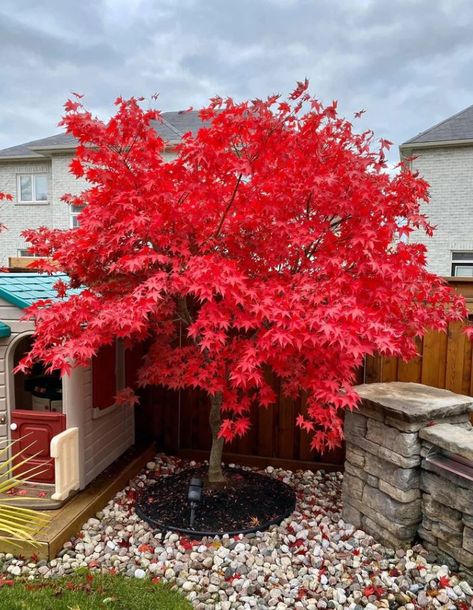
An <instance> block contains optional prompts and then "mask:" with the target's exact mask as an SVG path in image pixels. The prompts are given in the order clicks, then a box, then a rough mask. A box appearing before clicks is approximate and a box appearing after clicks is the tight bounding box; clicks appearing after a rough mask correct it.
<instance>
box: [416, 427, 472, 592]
mask: <svg viewBox="0 0 473 610" xmlns="http://www.w3.org/2000/svg"><path fill="white" fill-rule="evenodd" d="M420 437H421V439H422V440H423V443H422V455H423V457H424V459H423V460H422V472H421V489H422V511H423V519H422V524H421V526H420V527H419V536H420V537H421V539H422V542H423V544H424V546H425V547H426V548H428V549H429V550H431V551H434V552H436V553H437V555H439V556H440V557H441V558H442V560H443V561H444V562H445V563H448V564H450V566H451V567H452V568H453V569H455V570H459V571H460V572H464V574H465V576H466V577H467V578H468V579H469V580H473V480H471V477H472V476H473V429H472V427H471V425H458V424H457V425H451V424H438V425H436V426H430V427H428V428H424V429H423V430H421V432H420ZM468 462H470V465H469V464H468Z"/></svg>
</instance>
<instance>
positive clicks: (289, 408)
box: [136, 381, 344, 470]
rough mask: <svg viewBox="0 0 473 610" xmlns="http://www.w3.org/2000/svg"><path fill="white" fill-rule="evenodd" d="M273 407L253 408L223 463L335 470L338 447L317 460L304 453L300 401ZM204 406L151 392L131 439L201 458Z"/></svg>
mask: <svg viewBox="0 0 473 610" xmlns="http://www.w3.org/2000/svg"><path fill="white" fill-rule="evenodd" d="M274 387H275V389H276V391H277V392H278V402H277V404H276V405H274V406H273V407H268V408H256V409H253V411H252V413H251V428H250V430H249V431H248V433H247V434H245V436H243V437H242V438H239V439H237V440H235V441H233V442H232V443H230V444H227V445H226V446H225V459H226V461H230V462H231V461H238V462H239V463H240V464H241V463H247V464H255V465H269V464H271V465H273V466H275V465H278V466H281V467H287V468H291V467H298V468H313V467H314V466H317V467H324V468H326V469H331V470H334V469H338V468H339V467H340V465H341V464H343V460H344V449H343V447H341V448H339V449H337V450H334V451H331V452H329V453H326V454H324V455H323V456H321V455H318V454H316V453H314V452H313V451H311V449H310V438H309V436H308V435H307V434H306V433H305V432H303V431H302V430H301V429H300V428H299V427H298V426H296V417H297V415H298V414H299V413H300V412H304V404H303V401H301V400H297V401H294V400H290V399H287V398H285V397H283V396H282V395H281V392H280V391H279V387H278V383H277V381H274ZM208 417H209V402H208V398H207V397H206V396H205V395H204V394H203V393H201V392H196V391H193V392H190V391H187V392H181V393H180V394H179V393H177V392H167V391H165V390H163V389H160V388H153V389H152V390H151V391H148V392H147V393H146V397H145V401H144V404H142V407H141V408H140V409H138V410H137V422H136V426H137V435H138V436H139V437H141V438H143V437H146V436H148V437H151V438H153V439H154V440H156V442H157V446H158V447H159V448H161V450H163V451H166V452H170V453H177V454H178V455H181V456H183V457H190V458H195V459H198V458H206V457H207V456H208V452H209V449H210V443H211V437H210V430H209V423H208Z"/></svg>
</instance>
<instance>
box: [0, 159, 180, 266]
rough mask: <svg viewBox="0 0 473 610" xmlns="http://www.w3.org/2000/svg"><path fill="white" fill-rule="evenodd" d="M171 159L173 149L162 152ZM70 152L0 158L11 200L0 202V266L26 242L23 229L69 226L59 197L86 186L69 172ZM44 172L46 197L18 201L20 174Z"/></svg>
mask: <svg viewBox="0 0 473 610" xmlns="http://www.w3.org/2000/svg"><path fill="white" fill-rule="evenodd" d="M164 156H165V158H166V159H167V160H171V159H172V158H173V156H174V155H173V153H171V152H167V153H165V155H164ZM71 159H72V152H70V153H61V154H53V155H52V156H51V157H50V158H46V157H45V158H44V160H43V159H41V158H38V159H34V160H26V159H25V160H15V161H10V160H0V192H4V193H9V194H10V195H12V196H13V201H2V202H1V203H0V222H1V223H2V224H4V225H5V226H6V227H7V230H6V231H3V232H0V267H2V266H6V265H8V258H9V257H15V256H18V251H19V250H23V249H26V248H27V247H28V244H27V243H26V241H25V239H24V238H23V237H22V236H21V232H22V231H24V230H25V229H35V228H38V227H40V226H46V227H49V228H55V229H67V228H69V227H70V226H71V213H70V208H69V206H68V205H67V204H66V203H64V202H63V201H61V197H62V196H63V195H64V193H72V194H78V193H80V192H81V191H82V190H84V189H85V188H87V182H86V181H85V180H77V179H76V178H74V176H72V174H70V173H69V163H70V161H71ZM35 173H39V174H47V175H48V201H47V202H41V203H20V202H19V193H18V189H17V176H18V175H19V174H35Z"/></svg>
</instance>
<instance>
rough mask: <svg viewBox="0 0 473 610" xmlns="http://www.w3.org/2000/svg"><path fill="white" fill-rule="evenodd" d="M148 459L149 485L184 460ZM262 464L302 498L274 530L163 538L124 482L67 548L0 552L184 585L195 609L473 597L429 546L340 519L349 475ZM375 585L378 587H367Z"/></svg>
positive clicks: (18, 568) (44, 569) (412, 603)
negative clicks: (52, 555) (45, 556)
mask: <svg viewBox="0 0 473 610" xmlns="http://www.w3.org/2000/svg"><path fill="white" fill-rule="evenodd" d="M188 464H189V463H188ZM194 465H195V464H194ZM147 467H148V469H147V470H145V471H143V472H142V473H141V474H140V475H138V476H137V477H136V478H135V480H134V481H133V482H132V484H133V486H134V487H135V488H136V487H140V486H145V485H146V484H147V481H148V471H150V474H152V475H153V476H152V477H150V479H149V480H150V482H152V481H153V480H154V476H155V473H156V472H160V473H163V474H164V475H167V474H172V473H173V472H174V471H176V470H177V468H178V467H186V464H185V463H183V462H182V461H179V462H178V461H177V460H175V459H174V458H170V457H166V456H163V455H159V456H157V457H156V460H155V461H154V462H149V463H148V464H147ZM263 472H266V474H268V475H270V476H273V477H277V478H278V479H280V480H284V479H286V480H287V481H288V483H289V484H290V485H292V486H293V487H294V488H295V490H296V492H297V495H298V498H299V499H298V504H297V509H296V511H295V512H294V513H293V514H292V515H291V516H290V517H289V518H288V519H285V520H284V521H283V523H282V524H281V525H279V526H273V527H271V528H270V529H269V530H267V531H266V532H261V533H256V534H252V535H251V536H247V537H241V538H239V537H237V538H235V539H233V538H230V537H229V536H223V537H222V538H220V539H218V538H217V539H213V538H203V539H202V540H200V541H195V542H193V547H192V549H188V548H187V544H186V545H184V546H183V545H181V538H180V537H179V535H178V534H176V533H168V534H167V535H165V536H163V535H162V534H159V533H156V532H154V531H153V529H152V528H151V527H150V526H148V525H147V524H146V523H144V522H143V521H141V519H139V518H138V517H137V515H136V514H135V512H134V510H133V494H128V493H127V492H128V491H129V488H126V489H124V490H123V491H121V492H119V493H118V494H116V496H115V498H114V499H113V500H111V501H110V502H109V503H108V504H107V506H106V507H105V508H104V509H103V510H102V511H100V513H97V515H96V517H94V518H91V519H89V520H88V521H87V523H85V524H84V526H83V528H82V532H81V533H80V535H79V536H78V537H77V538H73V539H72V540H71V541H68V543H66V544H65V545H64V550H63V551H62V552H61V553H60V555H61V554H62V556H59V557H58V558H57V559H54V560H53V561H50V562H49V563H47V562H45V561H41V562H38V563H35V562H34V561H32V560H31V559H29V558H27V559H25V560H17V559H15V558H14V557H13V555H11V554H7V555H4V556H3V555H2V554H0V562H1V563H2V564H3V571H4V572H6V573H8V574H10V575H11V576H15V577H16V576H20V575H22V577H24V578H28V579H32V578H33V577H34V576H36V577H45V578H53V577H57V576H60V575H65V574H70V573H72V572H73V571H74V569H76V567H79V566H89V569H92V570H103V571H109V570H110V569H111V568H114V569H115V570H117V571H118V572H121V573H123V574H126V575H127V576H129V577H135V578H146V577H150V578H154V577H158V578H160V580H161V581H162V582H164V583H169V584H171V585H172V586H176V587H177V588H178V589H180V590H181V591H183V593H184V595H186V597H187V599H188V600H189V601H190V603H191V604H192V605H193V607H194V608H195V609H196V610H210V609H214V608H215V609H220V610H263V609H264V610H267V609H271V610H285V609H288V610H289V609H293V608H294V609H295V610H318V609H320V610H324V609H329V608H334V609H335V610H337V609H339V610H342V609H345V608H349V609H351V610H360V608H364V609H366V610H379V609H380V608H381V609H382V608H386V609H388V608H397V607H404V608H405V610H414V608H419V607H423V604H425V602H426V600H427V599H428V600H431V599H432V597H431V596H430V595H429V591H430V590H431V589H435V591H437V603H436V604H434V606H435V607H438V608H441V605H442V604H443V606H445V608H449V607H454V604H457V605H458V604H459V603H460V602H462V603H466V604H468V603H470V601H471V597H472V593H471V587H470V585H469V584H468V583H467V582H466V581H465V580H464V579H463V578H460V577H458V576H456V575H454V574H451V572H450V571H449V569H448V567H447V566H445V565H437V564H435V563H433V562H432V561H431V560H430V557H429V558H428V559H429V561H428V560H427V552H426V551H425V550H424V549H423V548H422V547H420V546H416V547H414V548H412V549H407V550H403V549H397V550H396V551H391V550H389V549H386V548H384V547H383V546H382V545H380V544H377V543H376V542H375V541H374V540H373V538H372V537H371V536H369V535H368V534H366V533H365V532H364V531H362V530H354V528H353V526H351V525H349V524H348V523H345V522H344V521H343V520H342V519H341V508H342V507H341V500H340V498H341V485H342V480H343V476H342V474H341V473H323V472H322V471H317V472H311V471H297V472H294V473H291V472H289V471H286V470H282V469H278V468H274V467H271V466H270V467H268V468H266V470H265V471H263ZM140 545H146V547H145V548H143V547H141V549H140ZM23 568H26V570H23ZM27 570H28V571H27ZM441 577H444V579H446V582H447V584H444V587H443V588H442V587H441V586H440V582H439V581H440V578H441ZM442 582H443V583H445V580H444V581H442ZM370 587H371V588H372V587H376V588H377V590H378V593H377V594H374V595H371V594H369V592H370ZM365 592H366V593H367V595H365ZM406 592H407V593H406ZM368 594H369V595H368ZM449 604H450V606H449ZM424 607H427V608H428V606H424Z"/></svg>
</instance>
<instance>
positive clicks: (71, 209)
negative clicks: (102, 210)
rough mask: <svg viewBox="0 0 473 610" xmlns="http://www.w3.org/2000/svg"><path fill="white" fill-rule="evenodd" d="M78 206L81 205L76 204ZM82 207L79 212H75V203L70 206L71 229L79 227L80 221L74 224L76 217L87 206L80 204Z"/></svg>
mask: <svg viewBox="0 0 473 610" xmlns="http://www.w3.org/2000/svg"><path fill="white" fill-rule="evenodd" d="M76 207H77V208H78V207H79V206H76ZM80 207H81V209H80V210H79V211H78V212H75V211H74V210H73V205H72V204H71V205H70V206H69V226H70V228H71V229H77V227H78V226H79V222H78V223H77V225H76V226H74V218H77V217H78V216H79V214H80V213H81V212H82V210H83V209H84V207H85V206H80Z"/></svg>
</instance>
